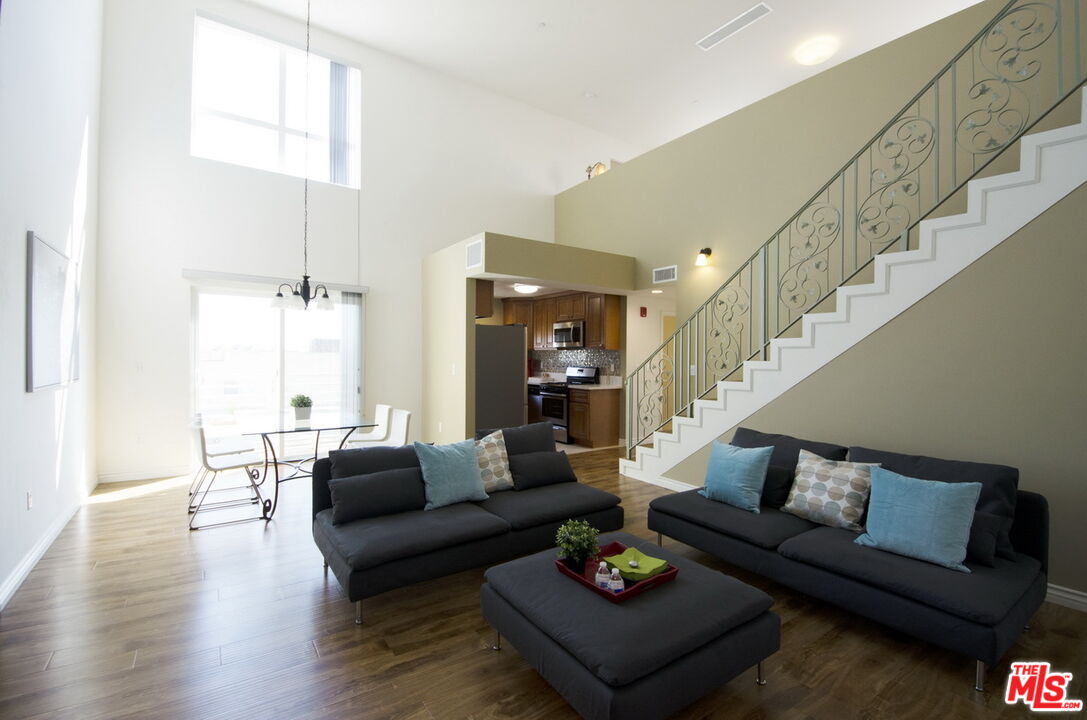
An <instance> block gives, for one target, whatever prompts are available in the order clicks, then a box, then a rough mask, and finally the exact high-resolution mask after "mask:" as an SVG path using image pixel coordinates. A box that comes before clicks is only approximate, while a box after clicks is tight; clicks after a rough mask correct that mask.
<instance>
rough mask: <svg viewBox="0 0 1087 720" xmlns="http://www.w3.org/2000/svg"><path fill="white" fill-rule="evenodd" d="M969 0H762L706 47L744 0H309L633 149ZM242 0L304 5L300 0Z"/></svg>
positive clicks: (361, 37) (349, 28)
mask: <svg viewBox="0 0 1087 720" xmlns="http://www.w3.org/2000/svg"><path fill="white" fill-rule="evenodd" d="M977 1H978V0H912V1H911V2H908V3H906V2H901V0H863V1H861V0H819V1H818V2H815V1H814V0H766V3H767V4H768V5H769V6H770V7H771V8H772V9H773V12H771V13H770V14H769V15H767V16H766V17H764V18H762V19H761V20H759V21H758V22H756V23H755V24H753V25H751V26H749V27H748V28H746V29H744V30H742V31H741V32H739V33H737V34H736V35H733V36H732V37H730V38H729V39H727V40H725V41H724V42H723V43H721V44H719V45H718V46H716V47H715V48H713V49H712V50H710V51H708V52H706V51H703V50H701V49H699V48H697V47H696V46H695V42H696V41H698V40H699V39H701V38H702V37H703V36H705V35H706V34H707V33H709V32H711V31H713V30H715V29H717V28H718V27H720V26H721V25H723V24H724V23H726V22H728V21H729V20H731V19H732V18H734V17H735V16H736V15H739V14H740V13H742V12H744V11H745V10H747V9H749V8H750V7H751V6H752V5H754V4H755V3H756V0H682V2H675V1H670V0H455V1H454V0H312V3H313V7H312V14H313V24H314V26H315V27H320V28H322V29H326V30H331V31H333V32H336V33H338V34H340V35H344V36H347V37H349V38H352V39H354V40H358V41H360V42H362V43H364V44H366V45H370V46H372V47H376V48H378V49H381V50H384V51H386V52H388V53H391V54H394V55H398V56H400V57H403V58H406V59H409V60H412V61H414V62H417V63H420V64H422V65H425V66H428V67H431V68H433V69H435V70H438V71H440V72H443V73H446V74H448V75H452V76H454V77H457V78H460V79H462V80H465V81H467V82H470V83H473V84H475V85H478V86H482V87H484V88H488V89H490V90H492V91H494V92H497V93H499V94H502V95H506V96H508V97H512V98H516V99H519V100H521V101H523V102H525V103H528V104H530V105H533V106H535V107H537V108H539V109H541V110H545V111H547V112H550V113H553V114H555V115H558V116H560V117H563V118H566V119H568V120H572V121H574V122H577V123H580V124H582V125H586V126H588V127H591V128H594V129H596V130H598V131H600V132H603V133H605V134H607V135H610V136H612V137H615V138H618V139H620V140H624V141H626V142H627V143H630V144H631V145H633V146H634V147H636V148H638V149H639V150H640V151H645V150H649V149H651V148H653V147H656V146H658V145H661V144H663V143H665V142H667V141H669V140H672V139H674V138H676V137H679V136H680V135H684V134H686V133H688V132H690V131H691V130H694V129H696V128H698V127H701V126H702V125H705V124H707V123H709V122H711V121H713V120H715V119H717V118H719V117H721V116H723V115H727V114H728V113H731V112H733V111H735V110H737V109H739V108H741V107H744V106H746V105H749V104H751V103H753V102H755V101H756V100H759V99H761V98H764V97H766V96H768V95H771V94H773V93H774V92H776V91H778V90H781V89H782V88H785V87H787V86H789V85H791V84H793V83H796V82H798V81H800V80H803V79H804V78H806V77H809V76H811V75H813V74H815V73H817V72H819V71H821V70H824V69H826V68H828V67H830V66H831V65H833V64H834V63H837V62H841V61H843V60H848V59H849V58H851V57H854V56H856V55H859V54H861V53H863V52H865V51H867V50H870V49H872V48H874V47H877V46H879V45H882V44H885V43H887V42H889V41H891V40H893V39H894V38H896V37H900V36H902V35H905V34H907V33H909V32H911V31H913V30H916V29H917V28H920V27H923V26H924V25H927V24H929V23H932V22H935V21H936V20H938V19H940V18H942V17H945V16H947V15H950V14H952V13H954V12H957V11H959V10H961V9H963V8H965V7H968V6H970V5H973V4H975V3H976V2H977ZM252 2H254V3H256V4H257V5H261V6H264V7H267V8H270V9H273V10H275V11H277V12H280V13H283V14H285V15H289V16H293V17H296V18H304V17H305V0H252ZM827 34H829V35H836V36H838V37H839V38H840V39H841V42H842V48H841V50H840V51H839V53H838V54H837V55H836V56H835V57H834V58H832V59H831V60H830V61H829V62H827V63H824V64H823V65H819V66H815V67H803V66H801V65H798V64H797V63H796V62H794V61H793V60H792V57H791V53H792V50H793V48H794V47H795V46H796V45H798V44H799V43H800V42H801V41H803V40H805V39H807V38H810V37H812V36H814V35H827ZM888 82H893V79H892V78H888ZM906 90H907V92H908V91H909V90H910V89H906ZM619 159H628V158H619Z"/></svg>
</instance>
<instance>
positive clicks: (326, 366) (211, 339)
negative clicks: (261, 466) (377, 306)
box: [193, 288, 362, 434]
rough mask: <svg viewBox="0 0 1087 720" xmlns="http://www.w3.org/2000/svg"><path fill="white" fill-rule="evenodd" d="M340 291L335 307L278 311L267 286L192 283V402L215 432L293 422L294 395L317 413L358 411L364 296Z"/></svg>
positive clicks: (332, 414)
mask: <svg viewBox="0 0 1087 720" xmlns="http://www.w3.org/2000/svg"><path fill="white" fill-rule="evenodd" d="M331 294H332V295H337V293H331ZM338 294H339V295H340V297H339V298H337V299H336V301H335V303H334V309H333V310H332V311H318V310H296V309H294V308H290V309H286V310H279V309H273V308H272V307H270V305H269V302H268V295H267V293H261V294H259V295H257V294H253V293H246V292H242V291H232V290H219V289H208V288H198V289H197V291H196V296H195V303H194V318H193V341H194V345H195V347H194V352H193V361H194V368H193V377H194V404H195V411H196V412H198V413H200V415H201V416H202V419H203V422H204V425H205V427H207V428H209V430H210V431H211V433H212V434H215V432H216V430H217V429H218V428H222V427H224V426H234V427H241V428H243V429H252V430H264V429H276V428H280V427H283V426H284V425H285V426H287V427H290V417H291V416H290V414H289V413H290V412H291V410H290V408H289V407H288V401H289V400H290V398H291V397H292V396H294V395H298V394H302V395H308V396H310V398H312V399H313V414H314V417H315V418H317V417H319V416H320V417H327V418H339V417H343V416H352V415H358V414H359V411H360V400H361V398H360V388H361V385H362V376H361V364H362V295H359V294H356V293H346V292H345V293H338Z"/></svg>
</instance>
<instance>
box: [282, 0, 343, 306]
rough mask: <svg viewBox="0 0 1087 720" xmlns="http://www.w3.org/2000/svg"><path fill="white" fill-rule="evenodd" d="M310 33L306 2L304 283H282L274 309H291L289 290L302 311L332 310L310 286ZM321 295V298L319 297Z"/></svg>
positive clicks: (325, 298)
mask: <svg viewBox="0 0 1087 720" xmlns="http://www.w3.org/2000/svg"><path fill="white" fill-rule="evenodd" d="M309 32H310V0H306V95H305V97H306V144H305V146H304V147H305V150H304V152H305V154H306V162H305V164H304V168H305V170H306V177H305V179H304V182H303V190H302V207H303V215H302V282H298V283H295V284H294V285H291V284H290V283H280V285H279V288H278V289H277V290H276V294H275V297H274V298H272V307H274V308H289V307H291V302H290V301H289V300H288V299H287V297H286V296H285V295H284V294H283V288H287V292H289V293H290V294H291V297H292V298H298V299H300V300H301V301H302V309H303V310H305V309H306V308H308V307H309V304H310V301H312V300H316V301H317V302H316V303H315V304H316V306H317V309H318V310H331V309H332V298H330V297H329V296H328V288H326V287H325V286H324V285H321V284H317V285H313V286H311V285H310V282H309V162H308V160H309ZM318 293H320V296H318Z"/></svg>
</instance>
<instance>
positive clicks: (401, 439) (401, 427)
mask: <svg viewBox="0 0 1087 720" xmlns="http://www.w3.org/2000/svg"><path fill="white" fill-rule="evenodd" d="M410 424H411V411H410V410H401V409H399V408H394V409H393V412H392V416H391V417H390V418H389V434H388V436H387V437H386V438H385V443H384V444H385V445H391V446H393V447H400V446H401V445H407V444H408V427H409V425H410Z"/></svg>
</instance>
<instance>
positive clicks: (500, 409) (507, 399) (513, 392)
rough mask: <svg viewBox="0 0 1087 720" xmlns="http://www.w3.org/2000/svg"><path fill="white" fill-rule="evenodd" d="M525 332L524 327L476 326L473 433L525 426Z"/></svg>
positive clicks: (526, 385) (526, 351) (526, 348)
mask: <svg viewBox="0 0 1087 720" xmlns="http://www.w3.org/2000/svg"><path fill="white" fill-rule="evenodd" d="M527 332H528V330H527V328H526V327H525V326H524V325H476V430H477V431H478V430H489V429H491V428H504V427H516V426H517V425H523V424H524V423H525V412H526V403H527V401H528V398H527V391H528V334H527Z"/></svg>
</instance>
